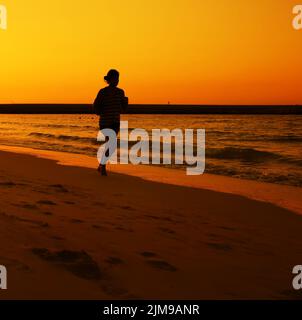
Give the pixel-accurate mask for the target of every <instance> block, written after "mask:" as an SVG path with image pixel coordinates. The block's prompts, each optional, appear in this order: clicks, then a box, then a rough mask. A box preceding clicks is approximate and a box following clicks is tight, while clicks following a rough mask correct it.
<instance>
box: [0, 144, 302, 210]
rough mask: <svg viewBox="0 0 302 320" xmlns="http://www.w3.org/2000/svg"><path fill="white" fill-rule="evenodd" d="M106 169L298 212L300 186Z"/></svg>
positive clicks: (86, 160) (86, 163) (77, 160)
mask: <svg viewBox="0 0 302 320" xmlns="http://www.w3.org/2000/svg"><path fill="white" fill-rule="evenodd" d="M0 151H5V152H13V153H20V154H28V155H32V156H35V157H38V158H42V159H50V160H55V161H56V162H57V163H58V164H59V165H63V166H76V167H83V168H90V169H95V168H96V167H97V159H96V158H93V157H91V156H86V155H82V154H75V153H67V152H59V151H50V150H40V149H33V148H27V147H16V146H6V145H0ZM108 170H109V171H111V172H114V173H119V174H123V175H128V176H134V177H139V178H141V179H144V180H147V181H153V182H160V183H164V184H171V185H176V186H184V187H190V188H197V189H205V190H212V191H217V192H222V193H229V194H235V195H240V196H244V197H247V198H249V199H253V200H257V201H263V202H268V203H271V204H274V205H277V206H280V207H282V208H285V209H288V210H291V211H293V212H295V213H297V214H300V215H302V199H301V196H300V194H301V189H302V188H300V187H294V186H288V185H278V184H274V183H268V182H259V181H254V180H247V179H238V178H232V177H227V176H222V175H215V174H208V173H205V174H203V175H201V176H187V175H186V174H185V172H184V171H181V170H177V169H169V168H163V167H155V166H150V165H137V166H134V165H131V164H129V165H120V164H117V165H108Z"/></svg>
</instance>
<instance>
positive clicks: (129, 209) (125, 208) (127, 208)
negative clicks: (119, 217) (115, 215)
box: [118, 206, 135, 211]
mask: <svg viewBox="0 0 302 320" xmlns="http://www.w3.org/2000/svg"><path fill="white" fill-rule="evenodd" d="M118 208H120V209H122V210H128V211H134V210H135V209H134V208H132V207H130V206H119V207H118Z"/></svg>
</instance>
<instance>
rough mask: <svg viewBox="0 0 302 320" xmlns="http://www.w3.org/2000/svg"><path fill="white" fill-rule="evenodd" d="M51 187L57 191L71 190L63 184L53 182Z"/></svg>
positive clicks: (65, 191)
mask: <svg viewBox="0 0 302 320" xmlns="http://www.w3.org/2000/svg"><path fill="white" fill-rule="evenodd" d="M49 187H51V188H53V189H54V190H55V191H57V192H64V193H67V192H69V191H68V189H67V188H65V187H64V186H63V185H61V184H52V185H49Z"/></svg>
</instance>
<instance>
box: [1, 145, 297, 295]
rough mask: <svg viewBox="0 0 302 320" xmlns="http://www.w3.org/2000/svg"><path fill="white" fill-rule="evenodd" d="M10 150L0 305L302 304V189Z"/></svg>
mask: <svg viewBox="0 0 302 320" xmlns="http://www.w3.org/2000/svg"><path fill="white" fill-rule="evenodd" d="M1 149H2V151H0V165H1V166H0V190H1V192H0V200H1V208H0V264H2V265H5V266H6V267H7V269H8V290H7V291H0V299H31V298H33V299H292V298H301V294H300V295H299V294H297V293H296V292H295V291H294V290H293V289H292V279H293V275H292V268H293V266H295V265H297V264H301V255H302V239H301V236H300V234H301V227H302V215H300V214H299V213H301V212H302V211H301V201H300V199H299V196H298V194H299V192H300V190H301V189H299V188H294V187H286V186H274V187H273V185H270V184H264V183H258V182H251V181H244V180H238V179H232V178H226V177H215V176H210V175H205V176H203V178H202V180H199V181H197V180H194V178H192V179H193V180H187V179H189V178H188V177H187V176H186V175H185V173H184V172H181V171H180V172H179V171H178V172H177V174H176V173H175V174H173V172H174V170H169V169H163V168H150V167H137V168H136V167H131V168H129V167H127V168H126V167H113V166H112V167H110V169H111V170H112V171H115V172H111V174H110V176H109V177H101V176H99V175H98V174H97V172H96V170H95V168H93V166H95V162H96V160H95V159H93V158H90V160H89V159H88V157H85V156H82V155H70V154H66V155H63V154H60V153H56V152H46V151H45V152H44V151H35V152H36V154H35V155H34V153H35V152H33V151H31V150H29V149H28V150H25V149H21V148H12V147H1ZM45 158H47V159H45ZM123 173H124V174H123ZM135 175H136V176H135ZM215 179H216V180H215ZM280 188H281V189H280ZM209 189H212V190H209ZM213 189H216V191H214V190H213ZM263 190H267V192H266V193H264V192H263ZM280 190H283V195H282V192H281V191H280ZM236 193H237V194H236ZM285 197H286V199H287V200H285V199H284V198H285ZM259 200H261V201H259ZM282 206H283V207H282Z"/></svg>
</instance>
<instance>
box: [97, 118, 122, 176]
mask: <svg viewBox="0 0 302 320" xmlns="http://www.w3.org/2000/svg"><path fill="white" fill-rule="evenodd" d="M109 129H111V130H113V131H114V132H115V134H116V136H115V138H116V139H117V136H118V133H119V131H120V123H119V122H118V123H114V124H112V125H111V126H110V128H109ZM103 147H104V153H103V157H102V160H101V164H100V165H99V168H98V171H99V172H101V174H102V175H104V176H107V169H106V164H107V160H108V159H110V158H111V156H112V155H113V154H114V153H115V151H116V147H117V143H116V144H115V145H114V147H115V148H112V147H111V148H110V147H109V137H106V141H105V143H104V145H103ZM105 150H106V151H105Z"/></svg>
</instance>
